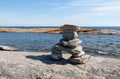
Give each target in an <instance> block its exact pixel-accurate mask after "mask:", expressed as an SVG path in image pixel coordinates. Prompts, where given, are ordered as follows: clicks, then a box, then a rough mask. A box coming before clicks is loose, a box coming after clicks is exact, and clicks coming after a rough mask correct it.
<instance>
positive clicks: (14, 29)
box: [0, 27, 120, 35]
mask: <svg viewBox="0 0 120 79" xmlns="http://www.w3.org/2000/svg"><path fill="white" fill-rule="evenodd" d="M111 29H112V27H111ZM111 29H104V27H103V29H102V27H101V28H94V27H85V28H81V29H80V30H79V31H78V33H80V34H107V35H113V34H120V31H119V30H114V29H113V30H111ZM0 32H32V33H62V31H61V29H60V28H59V27H55V28H54V27H37V28H36V27H21V28H20V27H9V28H6V27H0Z"/></svg>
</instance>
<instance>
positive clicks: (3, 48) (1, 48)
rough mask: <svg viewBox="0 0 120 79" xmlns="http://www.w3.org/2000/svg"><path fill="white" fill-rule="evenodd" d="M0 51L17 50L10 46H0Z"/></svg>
mask: <svg viewBox="0 0 120 79" xmlns="http://www.w3.org/2000/svg"><path fill="white" fill-rule="evenodd" d="M0 50H4V51H16V50H18V49H17V48H14V47H10V46H2V45H0Z"/></svg>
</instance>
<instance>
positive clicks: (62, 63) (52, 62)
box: [26, 55, 70, 65]
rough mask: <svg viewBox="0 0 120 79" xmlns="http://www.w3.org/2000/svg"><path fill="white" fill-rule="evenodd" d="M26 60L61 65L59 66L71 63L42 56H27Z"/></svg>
mask: <svg viewBox="0 0 120 79" xmlns="http://www.w3.org/2000/svg"><path fill="white" fill-rule="evenodd" d="M26 58H28V59H33V60H38V61H41V62H43V63H45V64H59V65H66V64H70V62H69V61H68V60H66V59H61V60H53V59H52V58H51V56H50V55H41V56H33V55H28V56H26Z"/></svg>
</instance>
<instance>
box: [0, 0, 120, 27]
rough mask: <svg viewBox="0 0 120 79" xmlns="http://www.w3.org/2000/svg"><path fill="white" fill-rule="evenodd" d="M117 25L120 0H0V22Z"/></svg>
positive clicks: (14, 23)
mask: <svg viewBox="0 0 120 79" xmlns="http://www.w3.org/2000/svg"><path fill="white" fill-rule="evenodd" d="M63 24H75V25H80V26H120V0H0V26H61V25H63Z"/></svg>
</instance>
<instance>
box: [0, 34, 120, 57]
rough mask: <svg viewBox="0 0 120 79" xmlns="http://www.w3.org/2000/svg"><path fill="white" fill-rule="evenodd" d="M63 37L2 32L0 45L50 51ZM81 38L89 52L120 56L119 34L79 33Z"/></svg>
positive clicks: (26, 49)
mask: <svg viewBox="0 0 120 79" xmlns="http://www.w3.org/2000/svg"><path fill="white" fill-rule="evenodd" d="M61 38H62V37H61V34H44V33H41V34H37V33H0V45H7V46H12V47H16V48H19V49H20V50H23V51H37V52H40V51H50V48H51V46H53V45H54V44H56V43H57V42H59V40H60V39H61ZM79 38H80V39H81V40H82V41H83V43H82V44H81V45H82V46H83V48H84V50H85V51H87V52H90V53H95V52H97V51H104V52H110V53H112V54H115V55H119V56H120V49H119V48H120V36H119V35H79Z"/></svg>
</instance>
